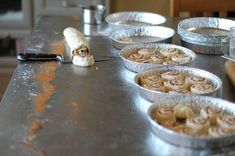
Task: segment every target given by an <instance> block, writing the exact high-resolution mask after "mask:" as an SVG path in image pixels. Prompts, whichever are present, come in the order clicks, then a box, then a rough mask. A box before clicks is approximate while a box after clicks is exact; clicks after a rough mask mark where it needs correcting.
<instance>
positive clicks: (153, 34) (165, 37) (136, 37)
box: [109, 26, 175, 49]
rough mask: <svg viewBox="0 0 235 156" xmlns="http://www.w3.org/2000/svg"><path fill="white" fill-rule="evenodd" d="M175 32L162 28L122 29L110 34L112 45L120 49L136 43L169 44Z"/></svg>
mask: <svg viewBox="0 0 235 156" xmlns="http://www.w3.org/2000/svg"><path fill="white" fill-rule="evenodd" d="M174 35H175V31H174V30H173V29H171V28H168V27H163V26H145V27H130V28H123V29H119V30H116V31H113V32H111V33H110V36H109V37H110V39H111V41H112V45H113V46H114V47H116V48H117V49H122V48H124V47H125V46H127V45H132V44H138V43H170V42H171V40H172V37H173V36H174Z"/></svg>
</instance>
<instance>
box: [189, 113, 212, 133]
mask: <svg viewBox="0 0 235 156" xmlns="http://www.w3.org/2000/svg"><path fill="white" fill-rule="evenodd" d="M185 125H186V127H189V128H191V129H193V130H195V131H201V132H207V130H208V128H209V127H210V122H209V120H207V119H205V118H203V117H201V116H196V117H191V118H187V120H186V124H185Z"/></svg>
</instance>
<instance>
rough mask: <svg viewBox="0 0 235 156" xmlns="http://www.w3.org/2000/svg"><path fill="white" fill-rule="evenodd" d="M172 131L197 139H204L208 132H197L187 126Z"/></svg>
mask: <svg viewBox="0 0 235 156" xmlns="http://www.w3.org/2000/svg"><path fill="white" fill-rule="evenodd" d="M171 129H172V130H174V131H176V132H178V133H183V134H187V135H191V136H195V137H202V136H206V135H207V132H206V131H196V130H194V129H192V128H189V127H187V126H185V125H180V126H175V127H173V128H171Z"/></svg>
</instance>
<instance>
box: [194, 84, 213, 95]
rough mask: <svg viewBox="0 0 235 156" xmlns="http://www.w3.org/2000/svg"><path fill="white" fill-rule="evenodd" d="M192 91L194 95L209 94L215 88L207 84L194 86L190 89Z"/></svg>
mask: <svg viewBox="0 0 235 156" xmlns="http://www.w3.org/2000/svg"><path fill="white" fill-rule="evenodd" d="M190 91H191V93H192V94H207V93H211V92H212V91H213V87H212V85H211V84H209V83H205V84H193V85H192V86H191V87H190Z"/></svg>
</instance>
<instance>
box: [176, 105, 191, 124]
mask: <svg viewBox="0 0 235 156" xmlns="http://www.w3.org/2000/svg"><path fill="white" fill-rule="evenodd" d="M173 110H174V115H175V118H176V119H179V120H185V119H187V118H191V117H193V116H195V113H194V111H193V109H192V108H191V107H189V106H186V105H182V104H177V105H176V106H175V107H174V109H173Z"/></svg>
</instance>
